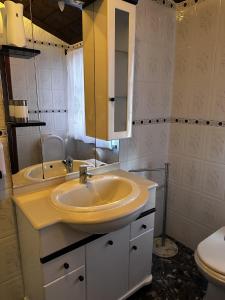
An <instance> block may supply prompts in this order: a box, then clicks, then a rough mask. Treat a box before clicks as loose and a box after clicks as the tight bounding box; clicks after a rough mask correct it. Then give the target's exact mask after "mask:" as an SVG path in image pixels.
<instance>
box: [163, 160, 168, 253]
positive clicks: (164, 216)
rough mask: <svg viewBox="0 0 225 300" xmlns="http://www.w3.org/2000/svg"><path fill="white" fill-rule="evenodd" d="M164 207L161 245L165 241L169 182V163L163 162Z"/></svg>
mask: <svg viewBox="0 0 225 300" xmlns="http://www.w3.org/2000/svg"><path fill="white" fill-rule="evenodd" d="M164 172H165V173H164V209H163V229H162V246H163V247H164V246H165V241H166V221H167V200H168V199H167V198H168V183H169V163H165V171H164Z"/></svg>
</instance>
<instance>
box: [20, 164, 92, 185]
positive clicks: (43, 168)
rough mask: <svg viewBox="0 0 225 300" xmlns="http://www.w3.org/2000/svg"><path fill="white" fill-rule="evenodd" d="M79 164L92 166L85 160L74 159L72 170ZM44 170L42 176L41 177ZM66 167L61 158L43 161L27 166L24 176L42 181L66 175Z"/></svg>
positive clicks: (76, 168)
mask: <svg viewBox="0 0 225 300" xmlns="http://www.w3.org/2000/svg"><path fill="white" fill-rule="evenodd" d="M81 165H88V166H90V167H94V165H93V164H92V163H90V162H88V161H85V160H74V161H73V172H78V171H79V167H80V166H81ZM43 172H44V178H43ZM66 174H67V171H66V167H65V165H64V164H63V162H62V161H61V160H55V161H49V162H44V163H43V165H42V164H37V165H34V166H31V167H28V168H26V169H25V171H24V176H25V178H27V179H29V180H32V181H39V182H40V181H43V180H45V179H48V178H52V177H57V176H63V175H66Z"/></svg>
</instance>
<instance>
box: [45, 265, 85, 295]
mask: <svg viewBox="0 0 225 300" xmlns="http://www.w3.org/2000/svg"><path fill="white" fill-rule="evenodd" d="M44 294H45V300H85V267H84V266H82V267H81V268H79V269H77V270H75V271H73V272H71V273H69V274H67V275H65V276H63V277H60V278H58V279H57V280H55V281H53V282H51V283H49V284H47V285H45V286H44Z"/></svg>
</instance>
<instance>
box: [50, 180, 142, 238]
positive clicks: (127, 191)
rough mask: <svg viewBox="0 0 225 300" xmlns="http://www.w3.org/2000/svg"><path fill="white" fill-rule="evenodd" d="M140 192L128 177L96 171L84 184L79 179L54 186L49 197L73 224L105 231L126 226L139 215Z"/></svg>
mask: <svg viewBox="0 0 225 300" xmlns="http://www.w3.org/2000/svg"><path fill="white" fill-rule="evenodd" d="M140 192H141V191H140V189H139V187H138V185H137V184H136V183H135V182H134V181H132V180H130V179H127V178H124V177H120V176H114V175H99V176H95V177H93V178H92V179H90V180H88V182H87V183H86V184H81V183H79V181H78V180H72V181H69V182H66V183H63V184H61V185H60V186H58V187H57V188H55V189H54V190H53V192H52V194H51V200H50V201H51V203H52V204H53V206H54V207H55V208H56V209H57V210H60V211H61V213H64V214H65V215H66V217H65V219H68V223H69V224H70V226H72V227H73V228H75V229H78V230H81V231H85V232H89V233H106V232H110V231H114V230H116V229H119V228H121V227H123V226H126V225H127V224H128V223H130V222H132V221H133V220H134V219H135V218H136V217H137V216H138V214H139V213H140V210H141V209H142V207H143V203H142V202H143V201H142V202H141V204H140V202H138V201H137V199H139V196H140ZM139 200H140V199H139ZM134 204H135V205H134Z"/></svg>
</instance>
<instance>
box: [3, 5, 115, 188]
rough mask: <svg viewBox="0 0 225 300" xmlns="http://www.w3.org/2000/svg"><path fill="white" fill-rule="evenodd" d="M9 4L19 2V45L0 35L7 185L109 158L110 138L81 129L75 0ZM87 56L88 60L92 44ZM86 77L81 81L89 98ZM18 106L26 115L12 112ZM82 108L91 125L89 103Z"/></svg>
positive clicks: (100, 163) (107, 161)
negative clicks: (21, 12) (23, 39)
mask: <svg viewBox="0 0 225 300" xmlns="http://www.w3.org/2000/svg"><path fill="white" fill-rule="evenodd" d="M14 2H18V3H23V5H24V18H23V19H24V24H25V34H26V46H25V47H12V46H10V45H6V43H5V40H4V39H5V37H4V34H2V35H1V38H2V42H1V44H2V45H3V46H2V47H1V55H0V59H1V76H2V79H3V97H4V103H5V115H6V122H7V128H8V137H9V148H10V158H11V169H12V174H13V184H14V186H15V187H17V186H21V185H22V186H23V185H27V184H34V183H38V182H42V181H43V180H46V179H50V178H54V177H57V176H65V175H66V174H68V173H73V172H78V171H79V166H80V165H82V164H87V165H88V166H89V167H90V168H94V167H99V166H103V165H105V164H111V163H113V162H117V161H118V160H119V155H118V153H119V143H118V141H117V140H110V141H105V140H103V139H96V136H95V135H93V134H92V135H91V136H88V134H86V122H85V117H86V115H87V112H86V115H85V80H86V79H87V78H85V76H84V65H83V61H84V51H83V43H85V41H83V33H82V32H83V31H82V25H83V24H82V10H81V2H82V1H77V2H76V1H56V0H42V1H40V0H33V1H28V0H25V1H14ZM89 2H93V1H83V4H84V5H88V4H89ZM77 3H78V4H77ZM30 5H31V6H30ZM1 7H3V4H2V5H1ZM93 16H94V14H93ZM1 29H2V30H1V32H2V33H3V23H1ZM89 29H90V28H89ZM93 30H94V28H93ZM93 42H94V41H93ZM89 55H91V56H93V59H92V60H93V61H94V44H93V45H92V48H90V52H89ZM94 80H95V78H94V77H92V78H91V80H89V88H90V87H91V85H93V88H90V90H89V94H90V93H91V92H92V93H93V94H92V97H93V101H94V98H95V94H94V92H93V91H94ZM24 100H25V101H24ZM26 104H27V106H28V111H29V113H28V120H27V119H23V118H18V116H15V111H16V109H17V110H18V109H19V110H21V109H22V110H23V109H24V106H26ZM12 105H13V108H14V117H13V115H12V113H11V112H10V109H12V108H11V107H12ZM17 106H18V107H19V108H18V107H17ZM88 113H89V114H90V113H91V114H92V124H91V126H92V128H93V129H94V128H95V126H96V125H95V123H96V114H95V107H94V106H93V107H92V111H90V110H89V111H88ZM89 125H90V124H89Z"/></svg>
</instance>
